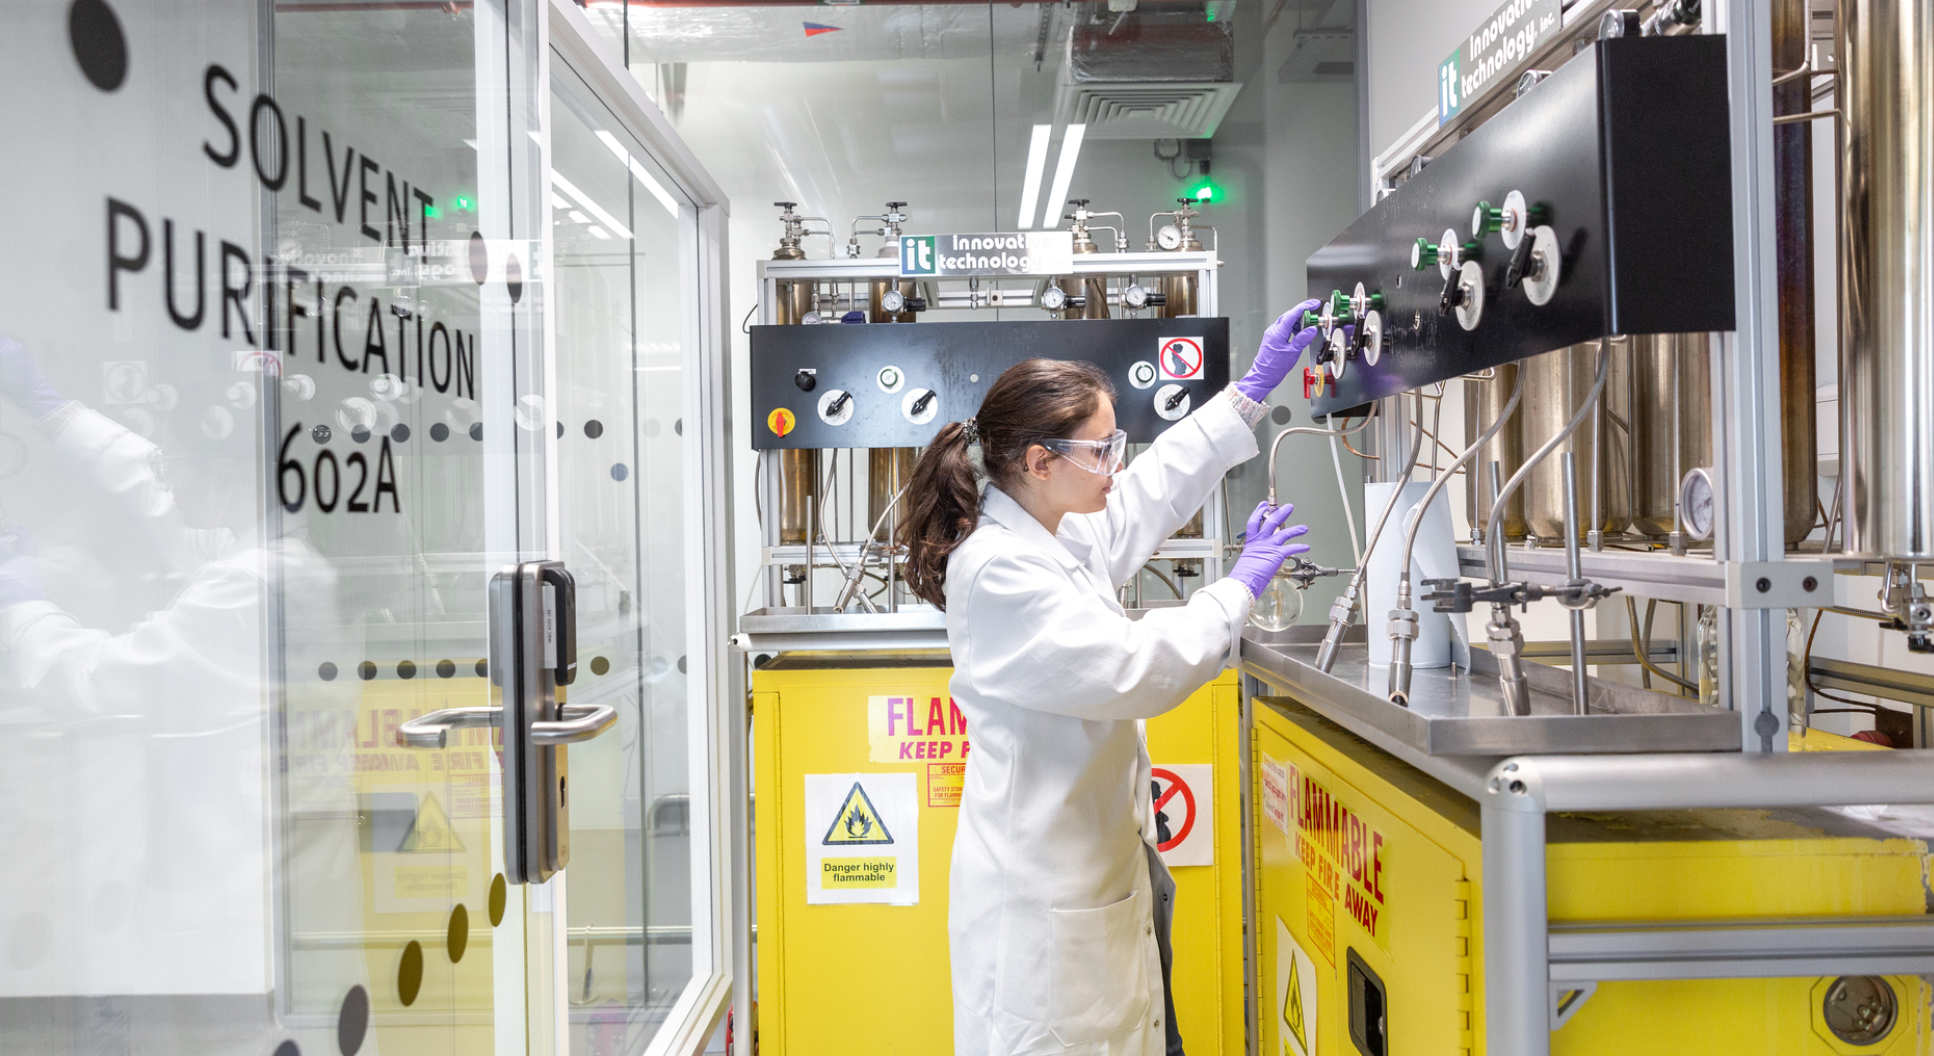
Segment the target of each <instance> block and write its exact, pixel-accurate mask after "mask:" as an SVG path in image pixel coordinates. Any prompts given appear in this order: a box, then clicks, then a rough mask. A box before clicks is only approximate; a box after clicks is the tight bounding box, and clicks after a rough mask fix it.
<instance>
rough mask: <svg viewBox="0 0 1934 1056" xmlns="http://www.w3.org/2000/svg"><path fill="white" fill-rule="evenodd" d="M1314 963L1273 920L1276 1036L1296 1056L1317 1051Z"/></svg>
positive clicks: (1286, 928) (1279, 922) (1284, 927)
mask: <svg viewBox="0 0 1934 1056" xmlns="http://www.w3.org/2000/svg"><path fill="white" fill-rule="evenodd" d="M1318 1005H1319V1002H1318V1001H1317V1000H1316V962H1315V961H1312V960H1310V958H1309V954H1307V953H1305V952H1303V947H1302V946H1301V945H1299V944H1298V943H1297V942H1296V937H1295V936H1294V935H1291V934H1290V933H1289V926H1288V925H1287V924H1284V923H1283V918H1281V917H1277V918H1276V1016H1277V1021H1276V1033H1278V1034H1280V1035H1281V1036H1282V1039H1283V1045H1284V1047H1285V1048H1286V1049H1288V1051H1290V1052H1293V1053H1295V1054H1296V1056H1310V1054H1311V1053H1314V1052H1315V1051H1316V1011H1317V1008H1318Z"/></svg>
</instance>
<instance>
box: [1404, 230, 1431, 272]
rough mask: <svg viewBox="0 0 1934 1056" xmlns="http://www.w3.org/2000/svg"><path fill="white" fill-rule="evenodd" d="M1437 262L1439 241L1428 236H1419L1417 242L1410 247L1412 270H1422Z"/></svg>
mask: <svg viewBox="0 0 1934 1056" xmlns="http://www.w3.org/2000/svg"><path fill="white" fill-rule="evenodd" d="M1435 263H1437V243H1435V242H1432V241H1431V240H1430V239H1428V238H1423V237H1419V238H1418V239H1417V244H1416V245H1414V246H1412V247H1411V249H1410V268H1411V270H1412V271H1422V270H1424V269H1425V268H1428V267H1430V266H1431V265H1432V264H1435Z"/></svg>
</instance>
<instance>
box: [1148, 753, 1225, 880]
mask: <svg viewBox="0 0 1934 1056" xmlns="http://www.w3.org/2000/svg"><path fill="white" fill-rule="evenodd" d="M1149 775H1150V777H1151V778H1152V779H1153V781H1154V787H1153V789H1152V790H1151V791H1152V793H1153V802H1154V806H1155V839H1156V843H1155V849H1156V850H1157V851H1159V852H1161V855H1162V861H1164V862H1167V863H1168V864H1169V866H1170V867H1171V868H1173V867H1175V866H1184V865H1212V864H1214V862H1215V822H1214V820H1213V818H1214V812H1213V811H1212V810H1211V807H1210V804H1211V801H1212V799H1213V793H1214V788H1215V776H1214V775H1215V768H1214V767H1211V766H1207V765H1203V764H1193V765H1182V766H1157V767H1153V768H1151V769H1150V771H1149Z"/></svg>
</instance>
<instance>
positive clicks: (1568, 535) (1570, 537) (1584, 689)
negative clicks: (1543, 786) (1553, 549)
mask: <svg viewBox="0 0 1934 1056" xmlns="http://www.w3.org/2000/svg"><path fill="white" fill-rule="evenodd" d="M1562 465H1563V468H1564V479H1565V573H1566V575H1568V576H1569V577H1570V578H1571V582H1573V583H1576V582H1578V581H1579V580H1581V579H1584V578H1585V573H1584V570H1583V569H1582V568H1581V567H1580V566H1579V562H1578V490H1577V484H1578V458H1577V456H1576V455H1575V454H1573V453H1572V452H1570V451H1567V452H1565V454H1564V462H1563V463H1562ZM1590 702H1591V689H1590V687H1588V686H1587V685H1586V684H1585V610H1583V609H1572V610H1571V706H1572V710H1573V711H1575V712H1577V713H1578V714H1580V715H1583V714H1585V712H1586V711H1587V710H1588V708H1587V705H1588V704H1590Z"/></svg>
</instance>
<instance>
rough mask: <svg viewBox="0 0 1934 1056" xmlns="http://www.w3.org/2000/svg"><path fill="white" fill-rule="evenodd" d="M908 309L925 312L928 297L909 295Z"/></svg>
mask: <svg viewBox="0 0 1934 1056" xmlns="http://www.w3.org/2000/svg"><path fill="white" fill-rule="evenodd" d="M906 309H907V311H909V312H924V311H926V310H927V299H926V298H925V297H908V298H907V303H906Z"/></svg>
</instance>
